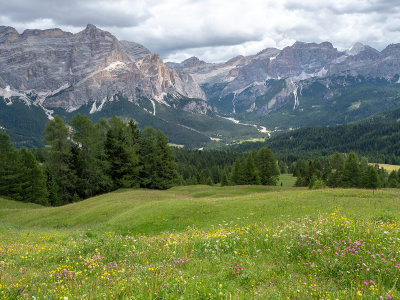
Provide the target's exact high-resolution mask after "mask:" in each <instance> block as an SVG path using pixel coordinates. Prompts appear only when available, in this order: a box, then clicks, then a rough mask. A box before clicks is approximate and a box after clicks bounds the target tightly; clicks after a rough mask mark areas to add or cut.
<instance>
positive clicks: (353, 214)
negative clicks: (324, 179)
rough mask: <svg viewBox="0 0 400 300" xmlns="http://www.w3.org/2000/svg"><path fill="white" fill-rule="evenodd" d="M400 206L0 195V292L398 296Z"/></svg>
mask: <svg viewBox="0 0 400 300" xmlns="http://www.w3.org/2000/svg"><path fill="white" fill-rule="evenodd" d="M292 179H293V178H289V176H283V177H282V180H283V181H284V182H286V183H288V184H290V180H292ZM399 213H400V190H395V189H387V190H379V191H375V192H373V191H367V190H359V189H334V190H333V189H326V190H308V189H304V188H290V187H289V188H288V187H261V186H235V187H224V188H221V187H209V186H189V187H176V188H173V189H170V190H168V191H149V190H120V191H117V192H114V193H110V194H106V195H102V196H99V197H95V198H92V199H89V200H86V201H82V202H79V203H75V204H71V205H67V206H64V207H58V208H37V206H35V205H33V206H32V205H30V204H25V203H21V204H20V203H15V202H12V201H8V200H0V220H2V221H3V222H0V274H2V276H1V277H0V299H23V298H28V299H32V298H34V297H35V298H36V299H65V297H68V298H69V299H73V298H74V296H75V297H76V296H77V297H78V298H80V299H100V298H101V299H103V298H105V299H358V298H360V297H364V298H365V299H379V298H380V297H385V296H386V295H389V296H390V297H392V296H393V299H399V297H400V284H399V283H398V282H397V279H396V278H398V276H399V274H400V273H399V270H398V268H399V262H400V256H399V252H398V251H399V249H400V248H399V243H398V242H397V241H399V240H400V233H399V232H400V231H399V230H400V222H399V217H398V216H399ZM371 221H372V222H371ZM60 226H61V227H63V226H67V227H65V228H59V227H60ZM188 226H190V227H191V229H188ZM128 232H130V233H131V234H130V235H128V236H125V235H120V234H119V233H122V234H125V233H128ZM163 232H164V233H163ZM137 233H144V234H145V236H144V235H140V234H137ZM160 233H161V234H160ZM337 241H339V242H337ZM359 241H361V242H359ZM335 247H336V248H335ZM353 247H354V249H353ZM321 249H323V251H322V250H321ZM335 251H337V252H339V253H340V255H339V253H335ZM354 251H359V253H357V252H354ZM354 253H357V254H356V255H354ZM371 253H379V257H375V255H371ZM377 255H378V254H377ZM381 257H384V258H385V259H382V258H381ZM361 265H363V266H364V265H365V268H364V267H363V266H362V267H360V266H361ZM370 280H371V281H372V282H373V283H371V281H370ZM385 298H387V299H389V298H388V297H387V296H386V297H385Z"/></svg>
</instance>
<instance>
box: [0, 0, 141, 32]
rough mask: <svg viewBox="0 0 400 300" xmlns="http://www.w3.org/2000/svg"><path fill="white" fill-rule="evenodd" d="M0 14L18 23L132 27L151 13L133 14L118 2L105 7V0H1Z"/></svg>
mask: <svg viewBox="0 0 400 300" xmlns="http://www.w3.org/2000/svg"><path fill="white" fill-rule="evenodd" d="M4 2H5V1H4ZM0 16H4V17H7V18H8V19H9V20H11V21H12V22H19V23H23V22H26V23H28V22H33V21H35V20H38V19H51V20H53V21H54V23H56V24H59V25H68V26H76V27H81V26H84V25H86V24H88V23H92V24H96V25H98V26H112V27H132V26H136V25H138V24H139V23H140V22H142V21H144V20H145V19H146V18H147V17H148V16H149V13H148V12H147V11H143V12H137V13H136V14H130V13H127V12H126V11H124V9H121V8H119V6H118V5H117V4H116V5H115V6H114V7H107V8H104V7H103V5H102V2H101V1H96V0H85V1H80V0H69V1H65V0H41V1H32V0H11V1H7V2H6V3H2V5H1V11H0Z"/></svg>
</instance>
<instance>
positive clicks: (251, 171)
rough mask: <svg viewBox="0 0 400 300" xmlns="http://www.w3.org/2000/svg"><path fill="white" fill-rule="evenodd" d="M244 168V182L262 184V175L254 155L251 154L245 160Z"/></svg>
mask: <svg viewBox="0 0 400 300" xmlns="http://www.w3.org/2000/svg"><path fill="white" fill-rule="evenodd" d="M244 166H245V168H244V183H245V184H260V176H259V175H258V170H257V169H256V166H255V164H254V159H253V155H251V154H249V155H248V156H247V159H246V161H245V165H244Z"/></svg>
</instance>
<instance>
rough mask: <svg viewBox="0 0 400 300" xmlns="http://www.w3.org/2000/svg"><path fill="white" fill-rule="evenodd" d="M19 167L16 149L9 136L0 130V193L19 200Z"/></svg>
mask: <svg viewBox="0 0 400 300" xmlns="http://www.w3.org/2000/svg"><path fill="white" fill-rule="evenodd" d="M19 168H20V164H19V162H18V153H17V150H16V149H15V148H14V146H13V145H12V144H11V142H10V138H9V136H8V135H7V134H5V133H2V132H0V195H2V196H7V197H10V198H13V199H15V200H21V199H20V197H19V188H20V179H19V176H20V174H21V171H20V170H19Z"/></svg>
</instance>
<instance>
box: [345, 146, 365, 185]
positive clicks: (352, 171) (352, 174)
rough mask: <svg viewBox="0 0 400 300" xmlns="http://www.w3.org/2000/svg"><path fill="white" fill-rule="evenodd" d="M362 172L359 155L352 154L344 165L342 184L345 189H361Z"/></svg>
mask: <svg viewBox="0 0 400 300" xmlns="http://www.w3.org/2000/svg"><path fill="white" fill-rule="evenodd" d="M360 180H361V170H360V166H359V162H358V157H357V154H355V153H354V152H350V153H349V156H348V157H347V160H346V162H345V165H344V171H343V177H342V182H343V185H344V186H345V187H359V186H360Z"/></svg>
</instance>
